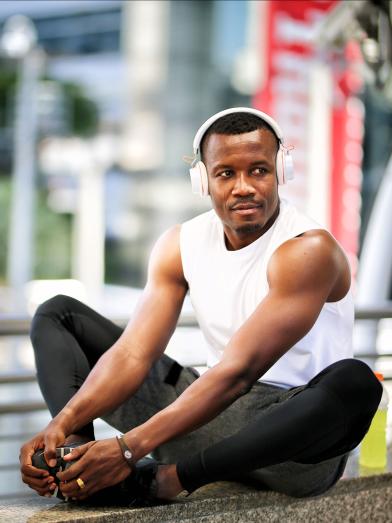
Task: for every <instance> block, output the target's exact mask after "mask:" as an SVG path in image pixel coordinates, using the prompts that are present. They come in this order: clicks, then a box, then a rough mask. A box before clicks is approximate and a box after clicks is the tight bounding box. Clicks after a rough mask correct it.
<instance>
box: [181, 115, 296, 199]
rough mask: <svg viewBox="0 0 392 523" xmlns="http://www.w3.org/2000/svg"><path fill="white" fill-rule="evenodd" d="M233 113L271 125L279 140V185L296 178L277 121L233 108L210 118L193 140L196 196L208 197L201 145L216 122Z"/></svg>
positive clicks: (277, 161)
mask: <svg viewBox="0 0 392 523" xmlns="http://www.w3.org/2000/svg"><path fill="white" fill-rule="evenodd" d="M232 113H250V114H254V115H255V116H258V117H259V118H261V119H262V120H264V121H265V122H266V123H267V124H268V125H270V127H271V128H272V129H273V131H274V133H275V134H276V137H277V138H278V140H279V150H278V152H277V154H276V175H277V178H278V183H279V185H283V184H285V183H286V181H287V180H292V179H293V178H294V169H293V158H292V156H291V154H290V150H289V149H288V148H287V147H285V146H284V144H283V134H282V131H281V130H280V127H279V125H278V124H277V123H276V122H275V120H274V119H273V118H271V116H268V114H266V113H263V112H262V111H258V110H257V109H252V108H251V107H232V108H231V109H225V110H224V111H220V112H219V113H216V114H214V115H213V116H211V117H210V118H208V120H206V121H205V122H204V123H203V125H202V126H201V127H200V128H199V130H198V131H197V133H196V135H195V137H194V139H193V154H194V157H195V159H194V160H193V162H192V166H191V168H190V169H189V173H190V175H191V183H192V192H193V193H194V194H199V195H200V196H208V175H207V169H206V166H205V165H204V163H203V162H202V161H201V158H200V143H201V141H202V139H203V136H204V135H205V133H206V132H207V130H208V129H209V128H210V127H211V125H212V124H213V123H214V122H216V120H219V118H222V116H226V115H227V114H232Z"/></svg>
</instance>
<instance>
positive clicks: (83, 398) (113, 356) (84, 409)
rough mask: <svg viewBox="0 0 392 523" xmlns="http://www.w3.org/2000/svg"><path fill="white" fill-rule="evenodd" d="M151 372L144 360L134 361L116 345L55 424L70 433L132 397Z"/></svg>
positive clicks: (90, 375)
mask: <svg viewBox="0 0 392 523" xmlns="http://www.w3.org/2000/svg"><path fill="white" fill-rule="evenodd" d="M148 371H149V364H148V362H147V361H145V360H141V359H137V358H134V357H133V356H132V355H130V351H129V350H126V349H125V348H124V347H118V346H114V347H113V348H112V349H110V350H109V351H107V352H106V353H105V354H104V355H103V356H102V357H101V358H100V359H99V360H98V362H97V363H96V365H95V366H94V368H93V369H92V370H91V372H90V374H89V375H88V377H87V379H86V381H85V382H84V384H83V385H82V387H81V388H80V389H79V391H78V392H77V393H76V394H75V395H74V396H73V397H72V398H71V400H70V401H69V402H68V403H67V404H66V405H65V407H64V408H63V410H62V411H61V412H60V413H59V414H58V415H57V416H56V417H55V418H54V420H53V422H54V423H58V424H60V425H61V426H62V428H63V429H64V431H65V432H66V433H68V434H71V433H75V432H77V431H78V429H80V428H81V427H83V426H84V425H86V424H87V423H89V422H90V421H92V420H94V419H96V418H98V417H100V416H102V415H103V414H105V413H107V412H109V411H111V410H113V409H115V408H116V407H118V405H120V404H121V403H122V402H123V401H125V400H126V399H127V398H128V397H130V396H132V395H133V394H134V393H135V392H136V391H137V390H138V388H139V387H140V385H141V384H142V383H143V381H144V379H145V377H146V375H147V373H148Z"/></svg>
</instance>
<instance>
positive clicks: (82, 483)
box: [76, 478, 86, 490]
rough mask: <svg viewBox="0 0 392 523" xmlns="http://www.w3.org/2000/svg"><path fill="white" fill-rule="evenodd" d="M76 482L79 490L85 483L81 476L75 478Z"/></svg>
mask: <svg viewBox="0 0 392 523" xmlns="http://www.w3.org/2000/svg"><path fill="white" fill-rule="evenodd" d="M76 483H77V484H78V486H79V488H80V490H82V489H83V488H84V487H85V486H86V485H85V483H84V481H83V480H82V478H78V479H77V480H76Z"/></svg>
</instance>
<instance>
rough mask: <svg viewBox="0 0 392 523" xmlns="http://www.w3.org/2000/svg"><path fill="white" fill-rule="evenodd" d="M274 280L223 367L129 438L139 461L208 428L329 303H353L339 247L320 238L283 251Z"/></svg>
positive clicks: (274, 261)
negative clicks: (174, 440)
mask: <svg viewBox="0 0 392 523" xmlns="http://www.w3.org/2000/svg"><path fill="white" fill-rule="evenodd" d="M268 280H269V292H268V295H267V296H266V297H265V298H264V300H263V301H262V302H261V303H260V304H259V306H258V307H257V308H256V310H255V311H254V312H253V314H252V315H251V316H250V317H249V318H248V320H247V321H246V322H245V323H244V324H243V325H242V326H241V328H240V329H239V330H238V331H237V332H236V333H235V334H234V336H233V337H232V339H231V340H230V342H229V344H228V346H227V347H226V349H225V352H224V356H223V359H222V361H221V362H220V363H219V364H217V365H216V366H215V367H213V368H212V369H210V370H209V371H208V372H206V373H205V374H204V375H203V376H201V377H200V378H199V379H198V380H196V381H195V382H194V383H193V384H192V385H191V386H190V387H189V388H188V389H187V390H186V391H185V392H184V393H183V394H182V395H181V396H180V397H179V398H178V399H177V400H176V401H175V402H174V403H172V404H171V405H170V406H169V407H167V408H166V409H164V410H162V411H161V412H159V413H158V414H156V415H155V416H153V417H152V418H151V419H150V420H148V421H147V422H146V423H144V424H143V425H141V426H140V427H137V428H135V429H133V430H131V431H130V432H128V433H127V435H126V441H127V442H128V444H129V446H130V447H131V448H132V450H133V451H134V453H135V455H136V457H137V458H138V457H141V456H143V455H145V454H146V453H148V452H150V451H151V450H152V449H153V448H156V447H157V446H158V445H160V444H162V443H164V442H165V441H168V440H170V439H172V438H173V437H177V436H179V435H181V434H184V433H187V432H190V431H191V430H194V429H195V428H197V427H198V426H201V425H203V424H205V423H207V422H208V421H210V420H211V419H212V418H214V417H215V416H217V415H218V414H219V413H220V412H221V411H222V410H224V409H225V408H226V407H227V406H229V405H230V404H231V403H232V402H233V401H235V399H236V398H238V397H239V396H240V395H241V394H243V393H244V392H245V391H246V390H248V389H249V387H250V386H251V385H252V384H253V383H254V382H255V381H256V380H257V379H258V378H260V377H261V376H262V375H263V374H264V373H265V372H266V371H267V370H268V369H269V368H270V367H271V366H272V365H273V364H274V363H275V362H276V361H277V360H278V359H279V358H280V357H281V356H282V355H283V354H284V353H285V352H286V351H288V350H289V349H290V348H291V347H292V346H293V345H294V344H295V343H296V342H298V341H299V340H300V339H301V338H302V337H303V336H305V335H306V333H307V332H308V331H309V330H310V329H311V327H312V326H313V325H314V323H315V321H316V320H317V317H318V315H319V313H320V311H321V308H322V307H323V305H324V304H325V302H326V301H336V300H338V299H341V298H342V297H344V296H345V294H346V293H347V291H348V289H349V286H350V272H349V267H348V263H347V260H346V258H345V256H344V254H343V253H342V251H341V249H340V248H339V246H338V245H337V243H336V242H335V240H334V239H333V238H332V237H331V236H330V235H329V234H328V233H326V232H323V231H312V232H309V233H306V234H305V235H303V236H302V237H299V238H295V239H293V240H290V241H288V242H286V243H285V244H284V245H282V246H281V247H280V248H279V249H278V250H277V251H276V253H275V254H274V256H273V257H272V258H271V260H270V263H269V268H268Z"/></svg>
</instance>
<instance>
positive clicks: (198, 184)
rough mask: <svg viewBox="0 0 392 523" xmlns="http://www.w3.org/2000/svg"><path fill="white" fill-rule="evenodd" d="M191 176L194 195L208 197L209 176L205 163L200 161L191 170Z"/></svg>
mask: <svg viewBox="0 0 392 523" xmlns="http://www.w3.org/2000/svg"><path fill="white" fill-rule="evenodd" d="M189 174H190V175H191V184H192V192H193V194H198V195H199V196H201V197H205V196H208V175H207V169H206V166H205V165H204V163H203V162H201V161H198V162H197V163H196V164H195V165H194V166H193V167H191V168H190V169H189Z"/></svg>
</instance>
